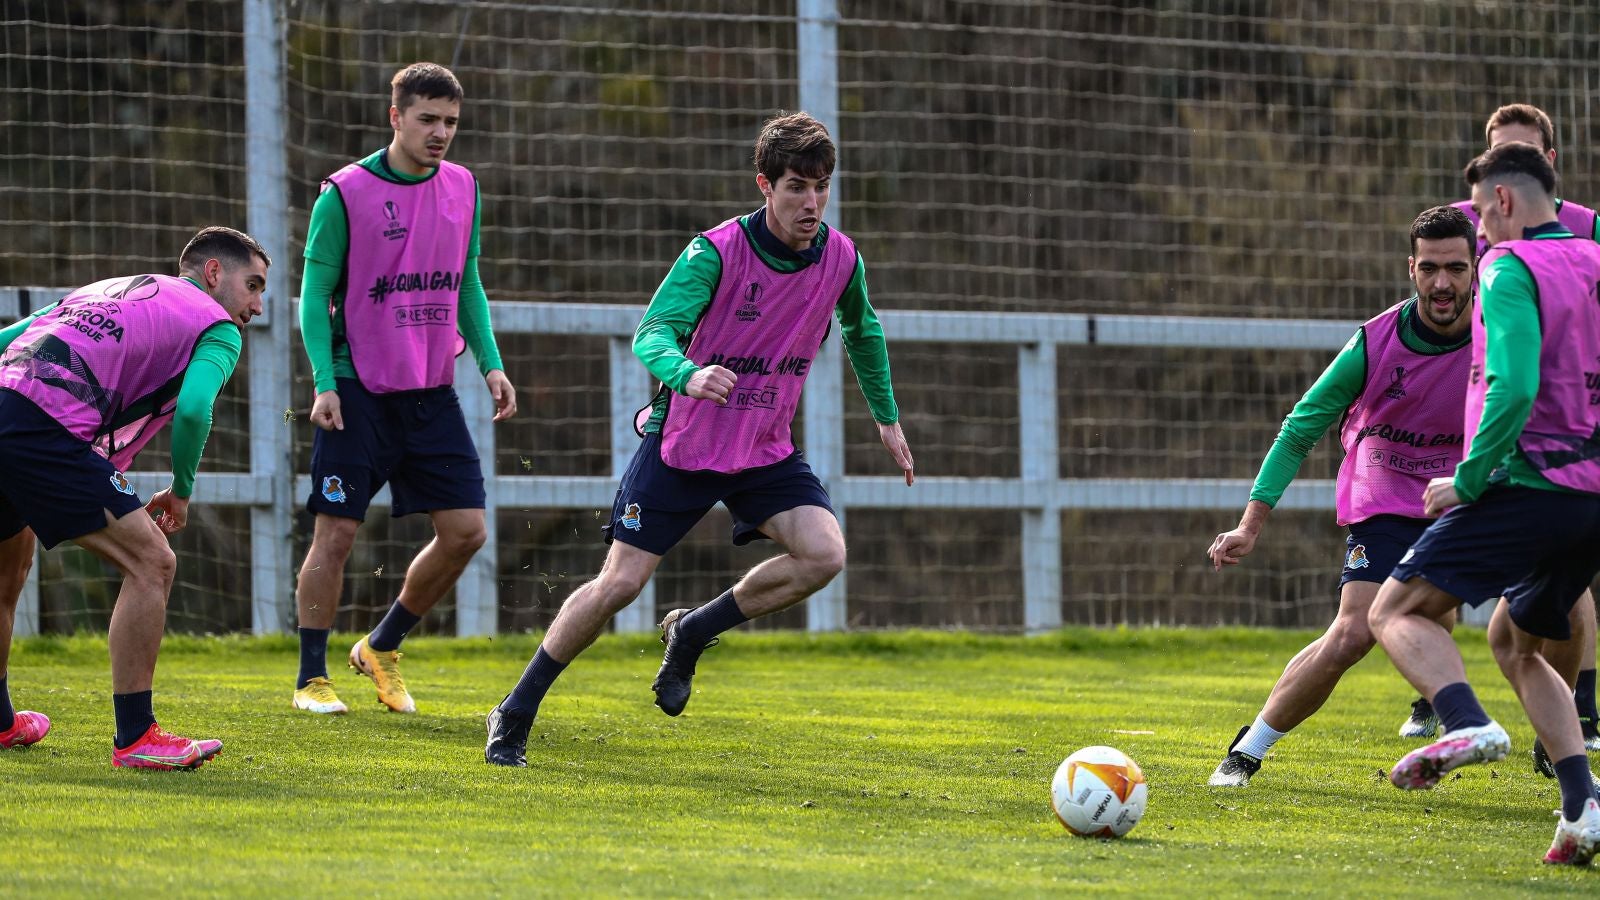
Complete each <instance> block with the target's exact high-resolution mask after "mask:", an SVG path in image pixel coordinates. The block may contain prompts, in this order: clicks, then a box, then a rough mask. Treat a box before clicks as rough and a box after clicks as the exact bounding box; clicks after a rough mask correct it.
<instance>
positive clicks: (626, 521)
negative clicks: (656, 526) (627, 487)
mask: <svg viewBox="0 0 1600 900" xmlns="http://www.w3.org/2000/svg"><path fill="white" fill-rule="evenodd" d="M641 524H643V523H642V522H640V521H639V504H637V503H629V504H628V505H627V506H624V507H623V508H622V527H623V528H626V529H628V530H629V531H638V530H639V526H640V525H641Z"/></svg>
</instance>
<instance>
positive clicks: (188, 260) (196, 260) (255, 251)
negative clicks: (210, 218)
mask: <svg viewBox="0 0 1600 900" xmlns="http://www.w3.org/2000/svg"><path fill="white" fill-rule="evenodd" d="M255 256H259V257H261V261H262V262H264V263H266V264H267V265H269V266H270V265H272V257H270V256H268V255H267V251H265V250H263V249H262V248H261V245H260V244H259V243H257V242H256V239H255V238H253V237H251V236H250V235H248V234H245V233H244V232H242V231H238V230H236V229H233V228H228V227H226V226H224V225H211V226H208V227H206V228H202V229H200V230H199V232H197V233H196V234H195V236H194V237H192V238H190V239H189V243H188V244H187V245H185V246H184V248H183V252H182V253H180V254H178V270H179V271H180V272H181V271H183V270H185V269H195V268H198V267H199V266H202V265H204V264H205V261H206V260H208V259H218V260H221V261H222V264H223V265H224V266H227V267H228V268H230V269H231V268H233V267H235V266H245V265H249V264H250V259H251V257H255Z"/></svg>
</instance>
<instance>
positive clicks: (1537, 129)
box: [1400, 103, 1600, 778]
mask: <svg viewBox="0 0 1600 900" xmlns="http://www.w3.org/2000/svg"><path fill="white" fill-rule="evenodd" d="M1555 134H1556V131H1555V125H1554V124H1552V123H1551V121H1550V117H1549V116H1547V115H1545V112H1544V110H1542V109H1540V108H1539V107H1537V106H1533V105H1530V104H1527V103H1513V104H1510V105H1507V106H1502V107H1500V108H1499V109H1497V110H1495V111H1494V113H1493V114H1491V115H1490V116H1489V119H1488V121H1487V122H1485V123H1484V126H1483V138H1484V142H1485V145H1486V147H1485V149H1493V148H1494V147H1498V146H1500V145H1501V144H1505V143H1510V142H1512V141H1523V142H1524V143H1529V144H1532V145H1534V146H1535V147H1538V148H1539V149H1540V150H1542V151H1543V152H1544V154H1545V157H1546V158H1547V159H1549V160H1550V166H1551V168H1554V167H1555V163H1556V145H1555ZM1555 203H1556V220H1557V221H1559V222H1560V223H1561V224H1562V225H1563V226H1564V227H1565V228H1566V229H1567V230H1568V231H1570V232H1572V233H1573V234H1575V235H1577V236H1578V237H1583V238H1591V239H1593V240H1596V241H1600V221H1597V219H1596V216H1595V212H1594V210H1592V209H1590V208H1588V207H1587V206H1580V205H1578V204H1576V203H1570V202H1566V201H1563V200H1560V199H1557V200H1556V201H1555ZM1454 205H1455V207H1456V208H1457V209H1459V210H1461V211H1462V212H1464V213H1466V214H1467V218H1469V219H1471V220H1472V227H1473V228H1474V229H1476V228H1477V227H1478V214H1477V213H1476V212H1474V211H1473V209H1472V201H1471V200H1462V201H1460V202H1458V203H1456V204H1454ZM1488 249H1489V245H1488V244H1487V243H1486V242H1484V241H1482V240H1480V241H1479V243H1478V255H1479V256H1482V255H1483V254H1484V253H1485V252H1486V251H1487V250H1488ZM1572 613H1573V616H1574V619H1573V625H1574V627H1576V628H1578V629H1580V631H1579V632H1578V635H1577V636H1578V637H1581V636H1583V635H1591V636H1593V635H1595V634H1596V626H1595V605H1594V594H1593V593H1592V592H1590V591H1587V590H1586V591H1584V594H1583V597H1581V598H1580V599H1579V600H1578V604H1577V605H1576V606H1574V607H1573V610H1572ZM1560 652H1562V653H1569V654H1576V656H1574V658H1572V659H1570V660H1567V659H1552V660H1551V662H1552V664H1555V665H1556V667H1557V669H1558V670H1559V671H1560V672H1561V674H1562V677H1564V678H1567V679H1568V680H1570V681H1572V682H1573V702H1574V703H1575V704H1576V706H1577V708H1578V722H1579V724H1580V725H1581V726H1582V727H1583V740H1584V747H1585V748H1586V749H1589V750H1600V711H1597V710H1596V708H1595V641H1593V640H1579V641H1575V642H1573V643H1572V644H1571V645H1570V646H1569V645H1565V644H1563V645H1561V648H1560ZM1574 672H1576V675H1574V674H1573V673H1574ZM1411 709H1412V714H1411V718H1410V719H1409V720H1408V721H1407V722H1405V723H1404V724H1402V725H1401V726H1400V735H1401V736H1402V737H1432V736H1433V734H1434V729H1435V727H1436V726H1437V725H1438V723H1439V719H1438V717H1437V716H1435V715H1434V714H1433V708H1432V707H1431V706H1429V705H1428V701H1427V700H1425V699H1421V698H1419V699H1418V700H1417V701H1416V702H1415V703H1413V704H1412V706H1411ZM1532 754H1533V768H1534V771H1536V772H1538V773H1539V774H1541V775H1543V776H1545V777H1546V778H1554V777H1555V774H1556V773H1555V769H1554V768H1552V767H1551V762H1550V755H1549V754H1548V753H1546V752H1545V749H1544V744H1543V743H1541V742H1539V741H1537V740H1535V741H1534V742H1533V750H1532Z"/></svg>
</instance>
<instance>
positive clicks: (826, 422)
mask: <svg viewBox="0 0 1600 900" xmlns="http://www.w3.org/2000/svg"><path fill="white" fill-rule="evenodd" d="M61 293H63V292H61V291H53V290H48V289H39V288H32V289H29V288H9V289H0V312H10V311H13V310H18V311H20V309H19V307H21V306H23V305H27V306H30V307H38V306H42V305H44V303H47V302H50V301H51V300H53V299H54V298H56V297H59V296H60V295H61ZM642 313H643V308H642V307H638V306H618V305H602V304H557V303H516V302H505V303H493V304H491V314H492V316H493V320H494V323H495V331H496V333H498V334H501V335H506V334H515V333H524V334H546V335H588V336H597V337H605V338H607V339H608V342H609V348H610V384H609V386H608V388H607V390H608V391H609V396H610V409H611V417H612V428H611V469H612V472H611V475H610V476H609V477H593V476H589V477H560V476H541V475H492V473H491V475H492V477H488V478H486V479H485V489H486V492H487V495H488V496H487V506H488V509H489V510H490V511H491V514H490V515H489V516H488V522H489V527H490V540H489V541H488V543H487V544H486V545H485V546H484V548H483V550H482V551H480V552H479V554H478V556H477V557H476V558H475V559H474V560H473V563H472V564H471V565H470V566H469V567H468V569H467V572H466V573H465V574H464V575H463V576H462V580H461V583H460V586H459V589H458V590H457V591H456V597H457V615H456V622H457V625H456V629H457V633H458V634H461V635H478V634H490V633H493V632H494V630H495V627H496V621H497V615H498V609H499V597H498V586H497V578H496V571H497V565H496V562H497V547H496V540H495V534H494V523H495V516H494V515H493V514H492V513H493V511H495V510H499V509H563V508H565V509H571V508H584V509H605V508H609V507H610V505H611V502H612V499H613V496H614V494H615V491H616V485H617V479H618V478H619V477H620V476H621V474H622V472H623V471H624V470H625V469H626V467H627V463H628V460H629V458H630V457H631V455H632V453H633V451H634V449H635V448H636V447H637V443H638V442H637V439H636V437H635V436H634V433H633V412H634V410H635V408H636V407H637V406H638V404H639V402H640V398H641V397H646V396H648V395H649V393H650V390H651V385H650V382H649V376H648V374H647V373H646V372H645V370H644V367H643V366H642V365H640V364H639V362H638V360H636V359H635V358H634V356H633V352H632V349H631V342H632V336H633V331H634V327H635V326H636V325H637V323H638V321H639V318H640V316H641V314H642ZM879 315H880V317H881V318H882V320H883V326H884V330H885V332H886V333H887V334H888V335H889V339H890V342H891V353H892V352H893V347H894V346H900V345H903V344H905V343H908V342H941V343H984V344H1010V345H1013V346H1014V347H1015V348H1016V353H1017V366H1018V387H1019V390H1018V398H1017V415H1018V418H1019V422H1020V438H1021V440H1020V449H1019V452H1020V454H1021V459H1020V463H1021V465H1020V468H1019V471H1020V477H1017V478H956V477H939V476H931V477H930V476H923V477H919V478H918V479H917V483H916V486H915V487H912V488H907V487H906V486H905V484H904V482H903V481H902V480H901V479H900V478H899V477H887V476H860V475H846V474H845V473H844V443H843V433H844V429H843V417H844V397H845V391H846V390H855V389H856V387H855V385H854V383H853V380H852V381H851V382H850V383H848V384H847V383H846V379H845V377H844V365H843V353H842V351H841V349H840V347H839V342H838V340H837V339H835V340H830V341H829V342H828V343H827V345H825V346H824V348H823V350H822V352H821V353H820V354H818V357H817V360H816V361H815V363H814V365H813V368H812V370H811V375H810V378H809V380H808V382H807V385H806V390H805V393H804V395H803V399H804V403H805V422H806V428H805V432H806V433H805V435H804V439H805V440H804V443H805V450H806V457H807V459H808V460H809V461H810V463H811V465H812V468H813V469H814V470H815V471H816V473H817V476H818V478H820V479H821V480H822V482H823V484H824V485H825V486H826V487H827V489H828V492H829V494H830V496H831V497H832V499H833V502H834V504H835V507H836V508H837V510H838V511H839V513H840V518H841V520H843V521H844V522H845V527H846V530H847V531H848V518H849V511H850V510H851V509H989V510H1011V511H1014V512H1015V513H1017V515H1019V516H1021V517H1022V565H1023V593H1024V598H1023V602H1024V624H1025V626H1026V627H1027V628H1028V629H1029V630H1030V631H1038V630H1045V629H1049V628H1053V627H1055V626H1057V625H1059V624H1060V623H1061V601H1062V597H1061V533H1060V528H1061V525H1060V523H1061V511H1062V510H1067V509H1115V510H1130V509H1234V508H1237V507H1239V506H1240V505H1241V504H1242V503H1243V502H1244V498H1245V497H1246V495H1247V494H1248V492H1249V488H1250V482H1249V481H1248V480H1246V479H1173V478H1149V479H1143V478H1090V479H1075V478H1059V477H1057V473H1058V471H1059V467H1058V448H1057V438H1056V435H1057V423H1058V416H1059V414H1060V413H1059V400H1058V396H1059V395H1058V391H1057V384H1056V378H1057V374H1056V360H1057V357H1058V353H1059V350H1058V348H1061V347H1069V348H1070V347H1073V346H1085V345H1089V344H1098V345H1103V346H1122V347H1190V348H1195V347H1199V348H1208V347H1209V348H1231V349H1239V348H1256V347H1272V348H1278V349H1323V350H1329V351H1333V350H1337V349H1338V348H1339V347H1341V346H1343V344H1344V342H1345V341H1346V340H1347V339H1348V338H1349V336H1350V334H1351V332H1352V330H1353V329H1354V328H1355V323H1352V322H1340V321H1322V320H1276V319H1212V318H1196V317H1179V316H1154V317H1151V316H1095V315H1079V314H976V313H957V312H915V311H899V310H882V311H880V313H879ZM293 319H294V310H293V308H292V307H290V308H288V309H283V308H280V309H279V310H277V311H274V312H273V313H272V314H271V315H270V316H269V317H268V321H266V322H264V323H260V324H252V325H251V326H250V328H249V329H247V331H248V332H249V333H250V335H251V337H250V340H251V342H252V343H251V357H250V358H251V359H252V360H253V361H265V360H270V359H273V358H277V359H282V360H283V364H282V365H281V366H275V365H271V364H266V365H261V364H254V365H252V366H251V367H250V368H251V372H250V379H251V395H250V396H251V404H252V410H251V429H252V433H251V465H250V471H249V472H245V473H238V474H209V473H208V474H204V475H202V477H200V478H199V479H198V480H197V481H196V484H195V497H194V499H195V501H196V502H199V503H212V504H228V505H242V506H248V507H250V508H251V510H252V515H251V528H252V530H253V534H252V540H251V546H252V553H253V554H255V555H256V556H255V558H254V559H253V560H252V566H251V580H252V591H251V593H252V596H253V597H254V598H255V601H254V605H253V609H254V616H253V619H252V621H253V626H254V629H255V631H256V632H258V633H265V632H274V631H280V630H284V629H286V628H289V627H291V626H292V616H293V603H292V597H293V578H294V574H293V573H294V563H295V560H292V559H289V555H290V550H289V547H290V541H289V534H288V527H287V524H286V523H288V522H290V521H292V516H293V512H294V510H295V509H296V508H297V506H298V505H299V503H301V502H302V501H303V498H305V497H306V496H307V495H308V494H309V493H310V490H311V483H310V476H309V475H306V474H304V473H291V472H290V471H289V461H290V441H291V431H290V429H289V428H286V427H284V425H283V422H282V408H283V407H285V406H287V405H288V402H287V399H286V398H287V397H288V395H289V385H288V379H287V378H286V377H284V373H285V372H287V371H288V370H289V363H290V358H289V357H288V355H287V354H288V353H290V352H294V353H298V352H299V350H298V347H295V348H294V349H292V350H290V349H289V348H287V347H285V346H284V345H285V344H287V343H289V342H288V341H284V342H283V343H280V342H279V338H278V336H277V335H276V333H275V331H276V329H277V328H278V327H280V326H283V325H284V324H285V320H288V321H293ZM280 348H281V349H280ZM263 351H266V352H263ZM269 353H273V354H275V355H268V354H269ZM456 381H457V390H459V391H460V392H461V394H462V400H463V402H462V408H463V410H464V411H465V412H466V414H467V418H468V425H469V427H470V428H471V430H472V433H473V438H474V440H475V441H476V442H477V444H478V452H479V455H480V456H481V458H482V459H484V460H486V461H488V462H487V464H488V465H490V466H492V465H493V460H494V458H495V435H494V427H493V424H492V422H491V421H490V418H491V410H492V403H491V402H490V401H489V398H488V393H487V390H486V388H485V387H484V384H483V379H482V378H480V377H479V376H478V374H477V369H476V367H475V366H474V364H473V363H472V360H471V359H470V357H468V356H465V355H464V356H463V357H461V359H460V360H459V361H458V368H457V379H456ZM263 396H265V398H266V399H260V398H262V397H263ZM525 414H526V413H525ZM131 478H132V480H133V482H134V484H135V485H136V487H137V488H138V489H139V491H140V492H141V494H143V495H145V496H148V495H149V494H150V493H151V492H153V491H155V490H158V489H160V488H161V487H163V486H165V479H166V476H165V475H164V474H161V473H153V472H152V473H143V472H141V473H134V474H133V475H132V476H131ZM374 502H375V503H383V502H386V496H385V495H383V494H380V495H379V497H378V498H376V499H375V501H374ZM1278 508H1280V509H1325V510H1332V508H1333V484H1332V482H1331V481H1328V480H1316V479H1307V480H1302V481H1297V482H1295V483H1294V484H1293V485H1292V486H1291V487H1290V488H1289V490H1288V491H1287V492H1286V493H1285V494H1284V496H1283V499H1282V501H1281V502H1280V503H1279V507H1278ZM34 571H35V572H37V571H38V567H37V566H36V567H35V569H34ZM35 577H36V576H35ZM846 589H847V588H846V583H845V578H844V576H841V577H840V578H839V579H837V580H835V582H834V583H833V584H831V585H829V586H828V588H826V589H824V590H823V591H822V592H821V593H819V594H817V595H816V596H814V597H812V598H811V599H810V600H809V601H808V603H807V618H806V622H807V627H808V628H809V629H812V630H818V631H828V630H838V629H842V628H843V627H844V626H845V623H846V616H845V594H846ZM37 597H38V595H37V587H36V585H35V584H34V583H33V582H32V581H30V584H29V588H28V591H27V592H26V593H25V595H24V598H23V601H22V603H21V608H20V609H19V613H18V623H17V625H18V628H17V633H18V634H27V633H31V632H32V631H34V630H36V629H37V627H38V599H37ZM654 609H655V601H654V595H653V591H652V590H651V589H650V588H647V589H646V592H645V594H644V595H642V596H641V597H640V599H639V600H638V601H636V602H635V603H634V604H633V605H632V606H630V607H629V608H628V609H626V610H624V611H623V612H622V613H621V614H620V615H619V616H618V618H617V628H618V629H619V630H624V631H645V630H649V629H650V628H651V627H652V625H653V623H652V621H651V619H652V613H653V611H654Z"/></svg>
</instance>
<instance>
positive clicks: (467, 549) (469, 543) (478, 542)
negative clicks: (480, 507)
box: [439, 522, 489, 558]
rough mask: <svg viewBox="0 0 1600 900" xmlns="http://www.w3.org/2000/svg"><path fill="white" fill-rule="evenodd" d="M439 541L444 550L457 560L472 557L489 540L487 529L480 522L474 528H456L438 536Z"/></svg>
mask: <svg viewBox="0 0 1600 900" xmlns="http://www.w3.org/2000/svg"><path fill="white" fill-rule="evenodd" d="M439 540H440V541H442V542H443V543H444V546H445V550H446V551H448V552H449V553H450V555H452V556H455V557H457V558H460V557H463V556H472V555H473V554H474V553H477V552H478V551H479V550H480V549H482V547H483V545H484V543H485V542H487V541H488V540H489V529H487V528H485V527H484V525H483V523H482V522H479V523H478V524H477V525H475V526H469V527H466V528H458V529H455V530H452V531H450V532H447V533H444V534H440V535H439Z"/></svg>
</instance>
